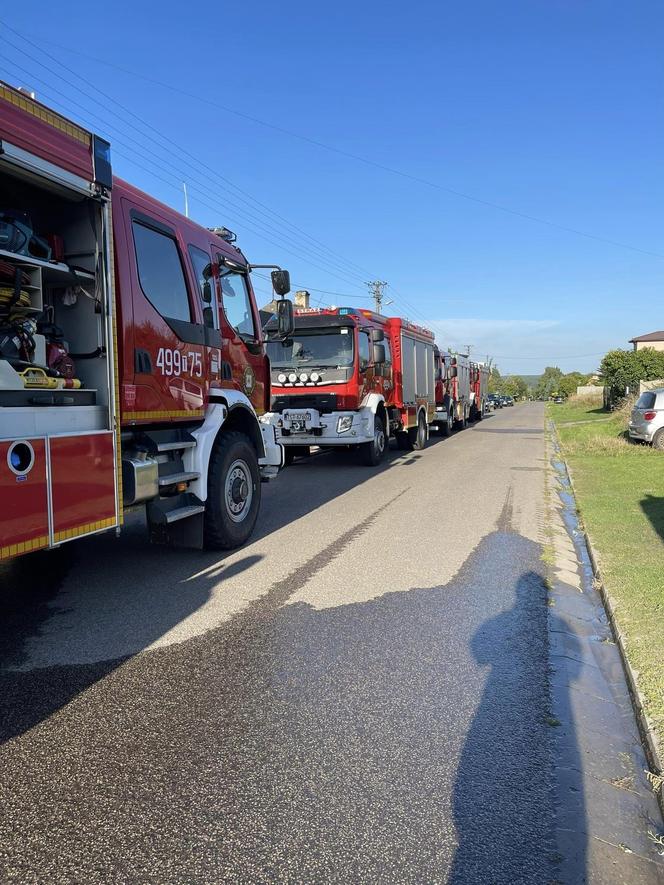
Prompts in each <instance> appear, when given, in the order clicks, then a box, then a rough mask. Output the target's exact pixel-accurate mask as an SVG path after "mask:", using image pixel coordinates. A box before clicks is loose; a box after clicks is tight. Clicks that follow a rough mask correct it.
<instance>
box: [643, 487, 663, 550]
mask: <svg viewBox="0 0 664 885" xmlns="http://www.w3.org/2000/svg"><path fill="white" fill-rule="evenodd" d="M641 509H642V510H643V512H644V513H645V515H646V516H647V517H648V519H649V520H650V525H651V526H652V527H653V528H654V529H655V531H656V532H657V534H658V535H659V537H660V538H661V539H662V540H664V498H658V497H657V496H656V495H648V494H646V496H645V498H643V499H642V500H641Z"/></svg>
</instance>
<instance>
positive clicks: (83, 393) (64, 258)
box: [0, 166, 112, 432]
mask: <svg viewBox="0 0 664 885" xmlns="http://www.w3.org/2000/svg"><path fill="white" fill-rule="evenodd" d="M0 175H1V177H0V247H2V246H8V247H9V248H0V407H1V408H3V409H4V408H12V409H14V408H21V407H33V408H35V407H38V408H40V409H46V410H47V411H48V417H49V420H47V421H46V422H45V423H44V422H43V421H41V420H40V422H39V423H40V424H41V425H42V429H45V430H47V431H48V432H58V430H62V431H64V430H66V429H69V427H70V426H71V424H70V421H69V420H68V419H66V418H65V417H64V416H62V417H58V414H59V412H60V411H61V410H68V409H69V408H70V407H71V408H76V409H81V408H83V409H86V410H87V411H86V414H85V416H83V415H81V416H80V417H79V418H78V419H77V420H75V421H74V424H75V425H76V426H77V427H78V428H79V429H88V430H94V429H110V427H109V421H108V418H109V405H110V399H111V396H110V384H111V383H112V373H111V372H110V371H109V364H108V360H109V350H112V348H111V349H109V346H108V345H109V342H108V340H107V339H108V324H107V323H106V322H105V317H106V315H107V310H106V307H107V305H106V304H105V286H104V256H103V250H102V249H101V248H100V244H101V243H102V242H103V237H102V229H103V225H104V217H103V212H104V206H103V204H102V202H101V201H100V200H98V199H94V198H93V197H92V195H90V196H85V195H83V194H81V193H78V192H76V191H74V190H71V189H67V188H66V187H63V186H62V185H59V184H57V183H55V182H52V181H49V180H48V179H47V178H45V179H44V180H42V181H40V182H39V183H37V182H36V181H35V180H34V176H30V175H28V174H27V173H25V174H23V175H22V174H21V171H20V170H18V169H16V168H11V169H5V168H4V167H2V166H0ZM31 232H32V233H31ZM3 234H4V236H3ZM30 237H31V238H32V239H31V240H29V241H28V242H26V238H30ZM12 247H18V248H20V252H19V251H13V250H12ZM26 253H27V254H26ZM16 274H18V275H19V280H18V284H17V283H16ZM21 423H23V422H21Z"/></svg>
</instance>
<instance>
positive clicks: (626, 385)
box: [599, 347, 664, 399]
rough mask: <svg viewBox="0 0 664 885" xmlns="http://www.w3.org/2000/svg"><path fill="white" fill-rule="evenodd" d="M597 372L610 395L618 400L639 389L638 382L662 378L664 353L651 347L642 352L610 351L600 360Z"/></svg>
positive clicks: (663, 374)
mask: <svg viewBox="0 0 664 885" xmlns="http://www.w3.org/2000/svg"><path fill="white" fill-rule="evenodd" d="M599 371H600V374H601V377H602V381H603V382H604V384H605V385H606V386H607V387H608V388H610V390H611V395H612V397H614V398H617V399H619V398H620V397H623V396H625V394H626V393H627V392H628V391H629V392H630V393H635V392H636V391H638V389H639V381H657V380H659V379H660V378H664V352H662V351H659V350H655V349H654V348H653V347H645V348H644V349H643V350H610V351H609V352H608V353H607V354H606V356H605V357H604V359H603V360H602V362H601V364H600V367H599Z"/></svg>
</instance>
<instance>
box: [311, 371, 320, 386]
mask: <svg viewBox="0 0 664 885" xmlns="http://www.w3.org/2000/svg"><path fill="white" fill-rule="evenodd" d="M310 377H311V380H312V381H313V382H314V384H318V382H319V381H320V375H319V374H318V372H312V373H311V376H310Z"/></svg>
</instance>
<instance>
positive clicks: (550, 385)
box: [535, 366, 563, 399]
mask: <svg viewBox="0 0 664 885" xmlns="http://www.w3.org/2000/svg"><path fill="white" fill-rule="evenodd" d="M562 377H563V373H562V371H561V370H560V369H559V368H558V366H547V367H546V369H544V373H543V375H542V377H541V378H540V380H539V382H538V384H537V387H536V388H535V396H536V397H537V398H538V399H549V397H550V396H553V395H554V393H556V391H557V388H558V385H559V383H560V379H561V378H562Z"/></svg>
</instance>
